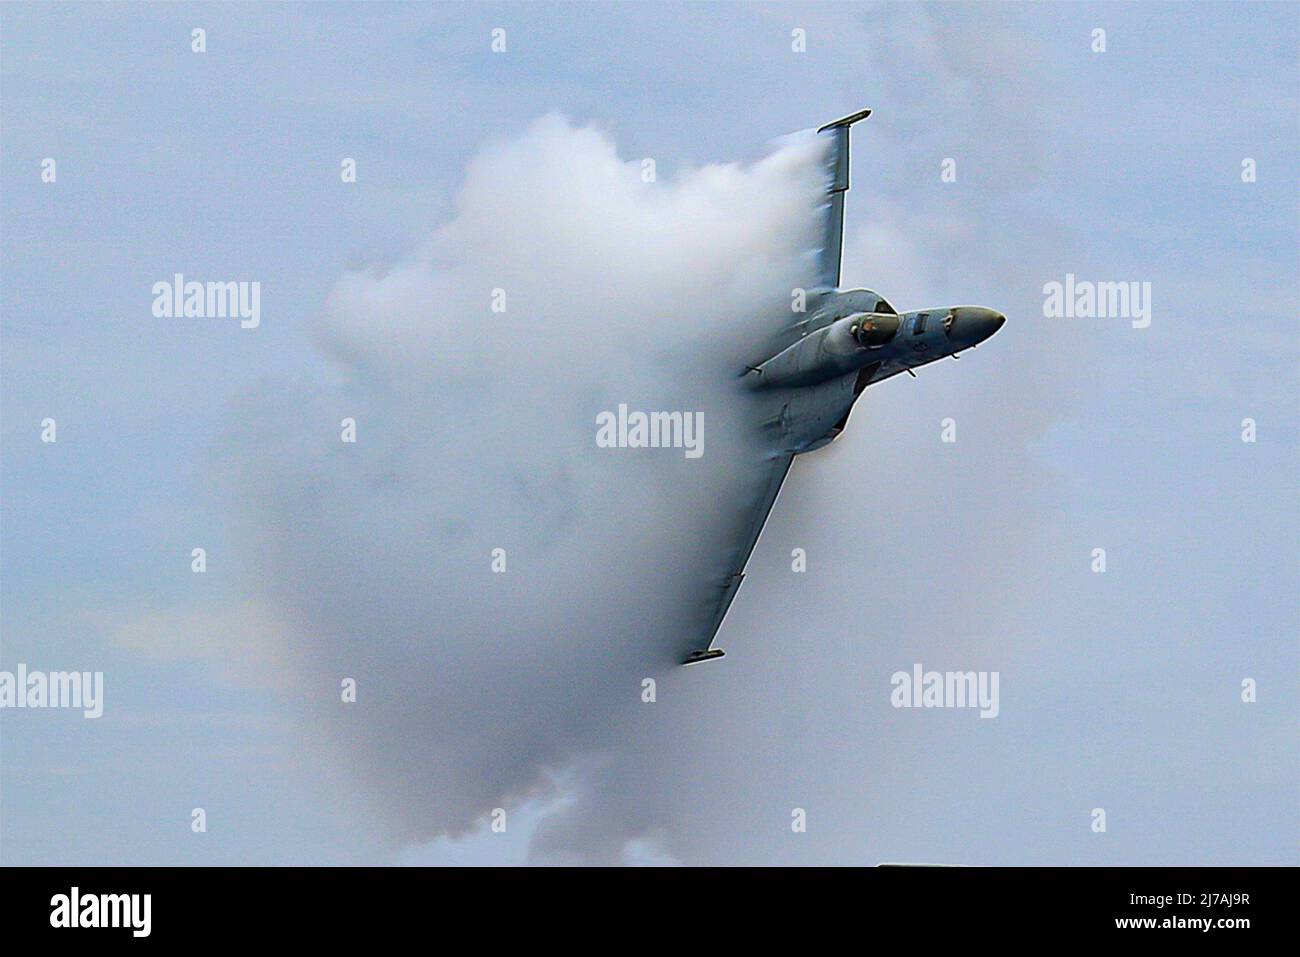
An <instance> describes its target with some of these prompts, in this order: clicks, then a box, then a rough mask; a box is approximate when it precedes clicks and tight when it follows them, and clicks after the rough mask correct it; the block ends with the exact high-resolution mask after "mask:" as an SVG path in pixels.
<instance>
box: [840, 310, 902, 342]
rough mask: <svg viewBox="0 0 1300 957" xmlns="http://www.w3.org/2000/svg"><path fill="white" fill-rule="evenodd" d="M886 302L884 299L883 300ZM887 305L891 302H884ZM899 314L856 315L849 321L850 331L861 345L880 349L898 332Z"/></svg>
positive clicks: (869, 313) (875, 313) (871, 313)
mask: <svg viewBox="0 0 1300 957" xmlns="http://www.w3.org/2000/svg"><path fill="white" fill-rule="evenodd" d="M881 302H884V300H881ZM884 304H885V305H886V306H888V305H889V303H887V302H885V303H884ZM898 325H899V322H898V315H897V313H894V312H892V311H891V312H887V313H886V312H864V313H860V314H859V315H856V316H854V317H853V318H852V320H851V321H850V323H849V332H851V333H852V334H853V338H854V339H856V340H857V341H858V344H859V345H863V346H866V347H867V348H868V349H879V348H880V347H881V346H883V345H884V344H885V343H887V342H889V341H890V340H891V339H893V338H894V336H895V335H897V334H898Z"/></svg>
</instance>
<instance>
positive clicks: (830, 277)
mask: <svg viewBox="0 0 1300 957" xmlns="http://www.w3.org/2000/svg"><path fill="white" fill-rule="evenodd" d="M870 115H871V111H870V110H862V111H860V112H858V113H854V114H853V115H851V116H846V117H844V118H843V119H840V120H836V121H835V122H834V123H827V124H826V125H825V126H823V127H822V128H821V129H819V130H818V131H817V132H818V133H824V134H826V135H828V136H831V137H834V141H833V143H832V144H831V149H830V153H829V154H828V155H827V158H826V182H827V185H826V200H827V201H826V206H825V207H823V209H824V217H825V218H824V219H823V221H822V245H821V250H820V252H819V253H818V256H817V277H818V280H819V281H820V282H821V284H822V285H823V286H825V287H826V288H827V289H838V288H839V285H840V258H841V256H842V254H843V251H844V194H845V193H847V192H848V191H849V127H850V126H852V125H853V124H854V123H856V122H858V120H865V119H866V118H867V117H868V116H870Z"/></svg>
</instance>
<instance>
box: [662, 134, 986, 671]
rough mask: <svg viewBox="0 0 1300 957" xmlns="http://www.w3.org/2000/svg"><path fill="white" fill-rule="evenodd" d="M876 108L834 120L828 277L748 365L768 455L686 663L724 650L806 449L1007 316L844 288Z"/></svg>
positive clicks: (825, 223) (699, 612) (741, 505)
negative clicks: (858, 406)
mask: <svg viewBox="0 0 1300 957" xmlns="http://www.w3.org/2000/svg"><path fill="white" fill-rule="evenodd" d="M870 115H871V111H870V110H862V111H861V112H859V113H854V114H853V115H852V116H846V117H844V118H843V119H840V120H836V121H835V122H833V123H827V124H826V125H825V126H823V127H821V128H820V129H819V130H818V131H817V132H818V134H819V135H821V136H825V137H827V138H828V143H827V160H826V203H825V205H824V206H822V207H821V210H820V214H821V217H822V222H821V228H822V244H821V246H820V249H819V251H818V253H817V262H816V266H817V278H818V285H817V287H816V288H814V289H810V290H808V291H807V295H806V301H805V311H804V312H802V313H798V314H795V315H796V321H794V322H793V323H791V324H790V325H789V326H788V327H787V328H785V329H784V330H782V331H781V332H780V333H779V335H778V336H777V338H776V339H775V340H774V342H773V348H772V349H771V351H770V352H769V353H768V354H767V355H766V356H761V357H759V360H758V361H755V362H753V363H752V364H750V365H749V366H747V367H746V368H745V369H744V370H743V372H742V373H741V374H742V375H743V377H744V384H745V386H747V387H748V388H750V389H752V390H754V391H755V392H756V393H759V394H760V396H759V398H761V401H760V402H757V403H755V407H756V408H763V409H765V410H766V411H767V412H768V413H770V415H767V416H766V417H765V418H764V419H763V420H762V421H761V422H760V423H758V424H757V426H756V427H757V428H759V429H761V433H762V440H761V441H760V442H759V443H758V444H757V447H758V448H760V449H761V450H762V452H761V461H760V462H759V463H756V466H755V468H754V470H753V474H751V475H750V476H747V479H748V480H747V481H746V483H745V490H744V493H743V494H742V495H741V496H740V500H739V501H738V502H737V503H736V514H735V522H734V524H733V526H732V527H733V528H734V530H735V532H736V535H735V537H734V539H732V541H734V542H735V543H736V545H735V548H734V550H730V551H728V552H727V554H726V555H725V558H724V561H723V564H722V565H720V566H719V569H720V570H724V569H725V570H724V571H723V574H722V575H721V577H720V578H715V579H713V580H711V581H709V582H707V584H706V588H707V592H708V593H707V594H706V595H705V596H704V597H703V598H702V600H701V601H700V603H699V605H698V607H697V608H696V611H695V615H696V620H697V622H698V630H697V631H695V632H694V634H693V635H688V636H687V637H686V639H685V641H684V645H683V647H682V653H683V656H682V658H681V662H682V664H685V665H691V664H696V663H698V662H702V661H710V660H712V659H715V658H721V657H722V656H723V654H724V652H723V651H722V649H721V648H714V647H712V645H713V640H714V638H715V637H716V636H717V633H718V629H719V628H721V627H722V622H723V619H724V618H725V617H726V614H727V609H729V608H730V607H731V603H732V601H733V600H734V599H735V597H736V591H737V590H738V589H739V588H740V583H741V581H742V580H743V579H744V577H745V565H746V564H747V563H748V561H749V556H750V554H751V553H752V552H753V550H754V546H755V544H756V543H757V542H758V537H759V535H760V534H761V533H762V531H763V525H764V524H765V523H766V522H767V516H768V514H769V513H770V512H771V511H772V505H773V504H774V503H775V502H776V497H777V494H778V493H779V492H780V491H781V485H782V483H783V482H784V481H785V477H786V475H787V474H788V473H789V471H790V465H791V463H792V462H793V461H794V458H795V456H796V455H802V454H803V453H805V452H811V451H813V450H814V449H819V448H821V447H822V446H824V445H826V444H828V443H830V442H833V441H834V440H835V439H836V438H837V437H838V436H839V435H840V433H842V432H843V431H844V427H845V426H846V425H847V424H848V420H849V413H850V412H851V411H852V409H853V405H854V403H855V402H856V401H857V399H858V396H860V395H861V394H862V393H863V392H864V391H865V390H866V389H867V387H868V386H871V385H875V384H876V383H878V382H883V381H884V380H885V379H888V378H890V377H892V376H896V375H898V374H899V373H902V372H906V373H908V374H909V375H912V376H915V375H916V373H915V372H914V371H913V370H915V369H916V368H917V367H918V366H923V365H926V364H928V363H931V362H935V361H936V360H939V359H945V358H947V357H948V356H953V357H954V358H955V357H956V356H957V355H958V354H959V353H961V352H964V351H965V350H967V349H971V348H974V347H975V346H977V345H979V344H980V343H981V342H983V341H984V340H985V339H987V338H988V337H989V336H991V335H993V333H995V332H997V331H998V330H999V329H1001V328H1002V324H1003V323H1004V322H1006V317H1005V316H1003V315H1002V313H1000V312H998V311H996V310H994V309H988V308H986V307H984V306H947V307H941V308H935V309H918V310H916V311H914V312H904V313H900V312H898V311H897V310H896V309H894V307H893V306H892V305H890V304H889V302H888V301H886V300H885V299H884V297H882V296H881V295H880V294H879V293H877V292H875V291H873V290H871V289H847V290H841V289H840V288H839V285H840V259H841V253H842V247H843V244H844V194H845V193H846V192H848V189H849V128H850V127H852V126H853V124H854V123H857V122H858V121H859V120H865V119H866V118H867V117H868V116H870Z"/></svg>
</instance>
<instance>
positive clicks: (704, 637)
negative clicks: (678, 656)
mask: <svg viewBox="0 0 1300 957" xmlns="http://www.w3.org/2000/svg"><path fill="white" fill-rule="evenodd" d="M793 461H794V454H793V453H790V452H784V451H777V452H771V453H770V454H769V455H768V457H767V458H766V460H765V461H764V462H763V464H762V466H761V468H760V469H759V470H756V471H755V473H754V474H753V476H752V481H751V482H750V483H749V485H748V489H747V493H748V495H747V500H745V501H741V502H740V503H739V509H738V511H737V520H738V524H739V529H738V532H739V535H738V537H737V538H736V539H734V540H735V541H736V542H737V545H736V548H735V550H734V551H733V552H731V554H730V556H729V558H728V562H727V565H726V568H727V569H728V571H727V573H726V574H725V575H724V576H723V577H722V578H720V579H718V580H716V581H713V582H710V583H709V584H710V587H711V594H710V595H709V597H707V598H706V599H705V601H704V602H703V604H702V605H701V606H700V618H699V625H700V628H699V631H698V632H697V634H696V636H695V638H694V640H692V641H691V642H689V643H688V645H687V647H686V648H685V654H684V655H683V658H682V664H694V663H695V662H697V661H708V660H709V659H710V658H720V657H722V651H721V650H720V649H713V650H710V646H711V645H712V644H713V639H714V638H715V637H716V636H717V634H718V629H719V628H721V627H722V620H723V619H724V618H726V616H727V609H728V608H730V607H731V602H732V600H733V599H734V598H735V597H736V592H737V590H738V589H739V588H740V583H741V582H742V581H743V580H744V578H745V565H746V564H748V562H749V556H750V555H751V554H752V553H753V551H754V546H755V545H756V544H757V543H758V537H759V535H760V534H762V531H763V526H764V524H766V522H767V516H768V514H769V513H770V512H771V511H772V505H773V504H774V503H775V502H776V497H777V495H778V494H779V493H780V491H781V485H782V483H783V482H784V481H785V477H786V475H787V473H789V471H790V463H791V462H793Z"/></svg>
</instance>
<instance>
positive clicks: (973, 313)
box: [947, 306, 1007, 346]
mask: <svg viewBox="0 0 1300 957" xmlns="http://www.w3.org/2000/svg"><path fill="white" fill-rule="evenodd" d="M951 315H952V322H951V323H949V324H947V329H948V338H949V339H951V340H952V341H953V342H954V343H956V344H958V345H961V346H973V345H977V344H979V343H981V342H983V341H984V340H985V339H987V338H988V337H989V336H991V335H993V333H995V332H997V331H998V330H999V329H1001V328H1002V324H1003V323H1005V322H1006V321H1007V317H1006V316H1004V315H1002V313H1000V312H998V311H997V310H996V309H986V308H984V307H983V306H953V308H952V310H951Z"/></svg>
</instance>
